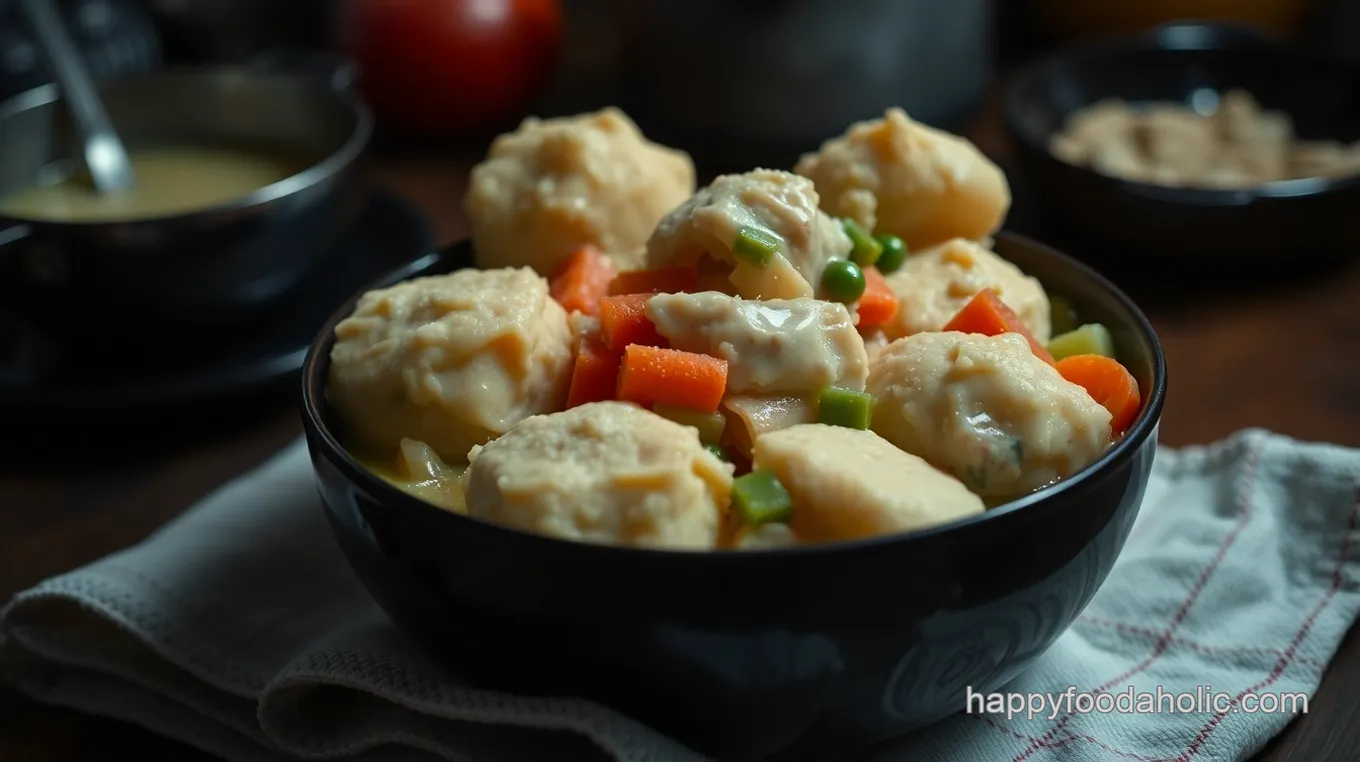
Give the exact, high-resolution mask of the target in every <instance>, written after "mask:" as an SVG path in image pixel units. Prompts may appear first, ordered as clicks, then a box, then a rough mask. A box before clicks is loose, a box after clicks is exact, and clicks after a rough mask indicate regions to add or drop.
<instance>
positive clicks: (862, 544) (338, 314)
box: [300, 230, 1167, 563]
mask: <svg viewBox="0 0 1360 762" xmlns="http://www.w3.org/2000/svg"><path fill="white" fill-rule="evenodd" d="M997 240H998V242H1001V241H1009V242H1011V243H1012V244H1014V245H1018V246H1026V247H1029V248H1031V249H1034V250H1035V251H1037V252H1038V253H1039V254H1041V255H1042V256H1045V257H1050V258H1053V259H1056V260H1057V261H1058V262H1059V263H1060V264H1061V265H1062V266H1063V267H1066V268H1070V269H1072V270H1075V271H1076V272H1077V274H1078V275H1080V276H1081V277H1083V278H1085V279H1087V280H1089V281H1091V282H1092V283H1093V284H1094V285H1095V286H1096V287H1097V288H1098V289H1099V290H1102V291H1104V292H1106V293H1107V294H1108V295H1109V296H1110V297H1111V298H1112V299H1114V301H1115V302H1117V303H1118V304H1119V305H1120V306H1121V307H1122V308H1123V309H1125V310H1126V311H1128V313H1129V314H1130V315H1132V316H1133V321H1132V325H1130V326H1129V327H1130V328H1132V329H1134V330H1135V331H1136V332H1138V333H1139V334H1140V335H1141V337H1142V338H1143V340H1144V341H1146V342H1147V344H1148V346H1149V347H1150V348H1151V350H1152V352H1151V355H1152V356H1151V358H1150V359H1151V361H1152V378H1151V384H1150V388H1149V389H1148V390H1147V394H1146V402H1145V403H1144V405H1143V409H1142V410H1141V411H1140V412H1139V415H1138V418H1137V419H1136V420H1135V421H1134V423H1133V425H1132V426H1130V427H1129V430H1128V432H1127V433H1126V434H1125V435H1124V436H1123V437H1122V438H1121V439H1120V440H1119V441H1118V442H1117V443H1115V445H1114V446H1113V447H1110V448H1108V449H1106V451H1105V452H1104V453H1103V454H1102V455H1101V456H1100V457H1099V458H1097V459H1096V460H1095V461H1093V462H1092V463H1090V464H1088V465H1087V466H1086V467H1085V468H1083V469H1082V470H1081V471H1079V472H1078V473H1076V474H1075V475H1073V476H1071V477H1068V478H1066V479H1063V480H1061V481H1059V482H1057V483H1055V484H1052V485H1050V486H1048V487H1044V488H1042V489H1040V490H1037V491H1035V492H1031V493H1029V494H1027V495H1023V496H1021V497H1019V498H1016V499H1015V500H1011V501H1009V502H1007V503H1004V504H1002V505H999V506H997V507H995V508H991V509H988V510H986V511H984V512H983V513H980V514H976V515H972V516H967V517H964V518H961V519H956V520H954V521H950V522H947V523H943V524H936V525H932V526H929V527H924V528H921V529H917V530H913V531H910V532H902V533H897V534H886V535H878V536H874V537H866V538H861V539H857V540H846V541H839V542H831V543H819V544H815V545H799V546H795V547H791V548H770V549H752V550H731V549H718V550H672V549H657V548H637V547H631V546H620V545H606V544H596V543H586V542H579V541H576V540H567V539H561V538H556V537H549V536H546V535H540V534H535V533H532V532H525V531H521V530H518V529H511V528H509V527H504V526H500V525H498V524H493V523H491V522H487V521H482V520H480V519H475V518H472V517H470V516H465V515H462V514H458V513H454V512H453V511H449V510H446V509H444V508H440V507H438V506H435V505H433V504H430V503H427V502H425V501H423V500H421V499H419V498H417V497H415V496H413V495H410V494H408V493H406V492H404V491H403V490H401V489H400V488H398V487H396V486H394V485H392V484H390V483H388V482H387V481H386V480H384V479H382V478H381V477H379V476H378V475H377V474H375V473H373V472H372V471H370V470H368V469H367V468H365V467H364V466H363V465H362V464H360V463H359V461H358V460H357V459H355V458H354V457H353V456H351V455H350V453H349V451H348V450H347V449H346V448H345V447H344V445H343V444H342V443H341V442H340V440H339V439H338V438H337V437H336V436H335V435H334V434H333V433H332V432H331V430H330V428H329V427H328V426H327V425H326V423H325V420H324V415H323V408H324V407H325V406H326V405H327V402H326V400H325V399H324V396H325V387H326V383H327V379H326V377H325V376H324V375H323V373H322V370H323V366H324V367H325V368H326V369H327V370H328V369H329V364H330V363H329V360H330V356H329V355H330V348H331V347H332V346H333V344H334V336H335V326H336V324H337V323H339V322H340V321H341V320H343V319H344V318H346V317H348V316H349V314H350V313H351V312H352V311H353V309H354V306H355V304H356V303H357V302H358V300H359V298H360V297H361V296H362V295H363V294H364V293H365V292H367V291H370V290H372V289H375V288H382V287H385V286H387V285H391V284H393V283H397V282H400V281H403V280H406V279H408V278H410V277H413V276H414V275H416V274H418V273H421V272H423V271H424V270H425V269H426V268H428V267H430V266H431V265H433V264H435V263H436V262H438V261H439V260H440V259H442V258H444V257H446V256H449V255H450V254H451V253H452V252H454V251H457V250H458V249H459V248H460V247H468V248H469V249H470V246H471V242H470V241H469V240H467V239H463V240H460V241H457V242H455V243H452V244H449V245H447V246H445V247H443V248H441V249H439V250H437V251H435V252H431V253H429V254H426V255H424V256H422V257H420V258H418V259H416V260H414V261H412V262H409V263H407V264H404V265H402V266H400V267H397V268H395V269H394V270H392V271H390V272H388V273H387V274H385V275H384V276H382V277H381V278H378V279H376V280H374V281H373V282H372V283H370V284H369V285H367V286H365V287H364V288H363V289H361V290H360V291H358V292H357V293H355V294H354V295H353V296H351V297H350V298H349V299H347V300H346V301H345V302H344V303H343V304H341V305H340V306H339V307H338V308H337V309H336V311H335V313H334V314H333V315H332V316H331V317H330V319H329V320H327V321H326V324H325V325H324V326H322V328H321V330H320V331H319V332H318V333H317V336H316V339H315V340H313V342H312V344H311V346H310V347H309V348H308V350H307V357H306V359H305V360H304V361H303V365H302V373H301V390H300V391H301V393H302V394H301V403H302V406H301V407H302V410H301V412H302V420H303V428H304V430H305V432H306V435H307V439H308V441H309V443H310V445H311V447H312V448H314V449H313V450H312V457H313V459H315V458H317V457H318V454H317V452H316V449H315V448H319V449H321V450H323V451H324V452H323V453H322V454H321V455H320V457H325V458H326V459H328V460H329V461H330V462H331V463H332V464H333V465H334V466H335V467H337V468H338V469H339V470H340V471H341V472H342V473H343V474H344V475H345V477H346V478H347V479H349V480H351V481H352V482H354V483H355V484H357V485H359V486H360V487H361V488H362V489H363V490H364V491H366V492H367V493H368V494H370V495H373V496H374V497H375V499H376V500H377V501H378V502H379V504H380V505H383V506H388V505H391V504H393V503H398V504H403V505H407V506H417V505H418V506H419V508H414V509H415V510H421V511H423V512H425V513H426V514H427V515H428V517H429V519H430V520H431V521H440V522H446V523H448V524H449V525H459V524H462V525H463V526H464V527H465V528H467V529H475V530H477V531H482V532H486V533H489V534H490V535H495V536H499V537H501V538H502V539H505V540H510V541H514V542H519V543H526V544H530V545H533V544H538V545H539V546H541V547H543V548H544V551H545V552H582V553H585V552H588V553H591V554H593V555H596V556H598V555H600V554H604V555H607V556H610V557H617V558H619V559H620V560H622V559H631V560H635V561H636V560H648V559H650V560H651V561H652V562H662V561H669V560H674V559H696V558H702V559H712V560H711V561H710V562H711V563H749V561H747V560H746V559H752V558H785V559H789V558H816V557H825V556H840V555H842V554H846V553H854V552H858V551H864V550H872V549H882V548H885V547H888V546H900V545H911V544H913V543H920V542H927V541H930V540H931V539H932V538H934V537H936V536H938V535H941V534H947V533H951V532H957V531H961V530H966V529H971V528H974V527H978V526H982V525H985V524H988V523H994V522H997V521H1001V520H1003V519H1004V518H1006V517H1009V516H1012V515H1014V514H1016V513H1017V512H1019V511H1023V510H1025V509H1026V508H1029V507H1030V506H1033V505H1035V504H1037V503H1041V502H1044V501H1047V500H1049V499H1053V498H1058V497H1060V496H1062V495H1063V494H1066V493H1068V492H1071V491H1073V490H1077V489H1080V488H1081V487H1082V485H1084V484H1085V483H1087V482H1092V481H1098V480H1100V479H1102V478H1104V476H1105V475H1106V474H1108V473H1109V472H1110V471H1111V470H1113V469H1114V468H1116V467H1118V466H1119V465H1121V464H1123V463H1125V462H1127V461H1128V460H1130V459H1132V458H1133V457H1134V455H1135V454H1136V453H1137V452H1138V451H1140V450H1141V449H1142V448H1143V446H1144V444H1145V443H1146V442H1147V440H1148V438H1149V437H1153V436H1154V434H1155V431H1156V429H1157V426H1158V424H1159V422H1160V419H1161V414H1162V407H1163V404H1164V403H1165V400H1166V382H1167V370H1166V356H1165V354H1164V352H1163V349H1162V345H1161V341H1160V340H1159V339H1158V338H1157V333H1156V331H1155V330H1154V329H1153V327H1152V323H1151V321H1149V320H1148V318H1147V316H1146V315H1145V314H1144V313H1143V311H1142V310H1141V309H1140V308H1139V307H1138V305H1137V304H1135V303H1134V301H1133V300H1132V299H1131V298H1129V296H1128V295H1127V294H1125V293H1124V292H1123V291H1121V290H1120V289H1119V288H1118V287H1117V286H1115V285H1114V284H1113V283H1111V282H1110V281H1109V280H1108V279H1106V278H1105V277H1104V276H1102V275H1101V274H1100V273H1098V272H1096V270H1095V269H1093V268H1091V267H1090V266H1088V265H1086V264H1084V263H1082V262H1080V261H1078V260H1076V259H1074V258H1072V257H1071V256H1069V255H1067V254H1064V253H1062V252H1059V251H1057V250H1056V249H1054V248H1052V247H1050V246H1046V245H1044V244H1042V243H1039V242H1037V241H1034V240H1032V239H1030V238H1027V237H1025V236H1021V235H1017V234H1015V233H1011V232H1008V231H1004V230H1003V231H1001V232H999V233H998V235H997ZM316 392H319V394H317V393H316ZM1154 446H1155V440H1154ZM436 514H437V515H436Z"/></svg>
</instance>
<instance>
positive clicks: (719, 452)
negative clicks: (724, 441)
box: [704, 444, 731, 462]
mask: <svg viewBox="0 0 1360 762" xmlns="http://www.w3.org/2000/svg"><path fill="white" fill-rule="evenodd" d="M704 449H705V450H708V451H709V452H711V453H713V455H714V457H716V458H717V459H718V460H721V461H724V462H731V458H729V457H727V451H726V450H724V449H723V448H721V447H719V446H718V445H715V444H706V445H704Z"/></svg>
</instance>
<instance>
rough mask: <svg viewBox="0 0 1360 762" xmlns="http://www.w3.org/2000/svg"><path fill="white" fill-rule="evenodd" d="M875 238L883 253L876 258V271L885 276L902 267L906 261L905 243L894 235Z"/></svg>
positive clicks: (885, 234)
mask: <svg viewBox="0 0 1360 762" xmlns="http://www.w3.org/2000/svg"><path fill="white" fill-rule="evenodd" d="M875 238H876V239H877V240H878V243H879V244H880V245H881V246H882V247H883V253H882V254H880V255H879V256H878V264H877V267H878V271H879V272H881V273H883V274H884V275H887V274H888V273H890V272H895V271H896V270H897V269H898V268H900V267H902V264H903V263H904V262H906V261H907V244H906V242H905V241H903V240H902V239H901V238H898V237H897V236H895V235H890V234H887V233H884V234H883V235H880V236H875Z"/></svg>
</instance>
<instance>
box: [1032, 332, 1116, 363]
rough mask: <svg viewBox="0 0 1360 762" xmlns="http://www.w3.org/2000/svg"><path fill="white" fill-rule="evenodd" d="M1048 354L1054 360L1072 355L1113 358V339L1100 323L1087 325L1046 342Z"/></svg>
mask: <svg viewBox="0 0 1360 762" xmlns="http://www.w3.org/2000/svg"><path fill="white" fill-rule="evenodd" d="M1048 353H1049V354H1051V355H1053V359H1054V360H1061V359H1063V358H1064V357H1071V356H1073V355H1101V356H1103V357H1114V337H1113V336H1111V335H1110V330H1109V329H1108V328H1106V327H1105V326H1103V325H1101V324H1100V323H1087V324H1086V325H1083V326H1081V327H1080V328H1077V329H1076V330H1074V331H1068V332H1067V333H1064V334H1061V335H1058V336H1054V337H1053V339H1052V340H1051V341H1049V342H1048Z"/></svg>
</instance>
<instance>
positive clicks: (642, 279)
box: [609, 267, 699, 296]
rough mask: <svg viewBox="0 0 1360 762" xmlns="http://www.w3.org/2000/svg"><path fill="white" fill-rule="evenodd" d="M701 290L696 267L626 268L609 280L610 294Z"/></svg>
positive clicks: (678, 292)
mask: <svg viewBox="0 0 1360 762" xmlns="http://www.w3.org/2000/svg"><path fill="white" fill-rule="evenodd" d="M697 290H699V270H698V268H694V267H663V268H660V269H658V270H624V271H623V272H621V273H619V274H618V275H616V276H614V280H612V281H610V282H609V295H610V296H618V295H620V294H687V293H693V292H695V291H697Z"/></svg>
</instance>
